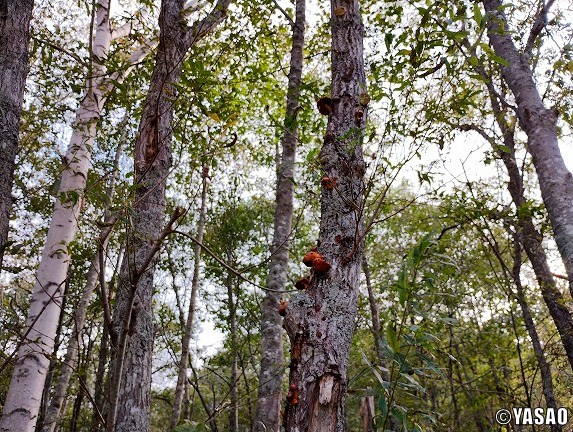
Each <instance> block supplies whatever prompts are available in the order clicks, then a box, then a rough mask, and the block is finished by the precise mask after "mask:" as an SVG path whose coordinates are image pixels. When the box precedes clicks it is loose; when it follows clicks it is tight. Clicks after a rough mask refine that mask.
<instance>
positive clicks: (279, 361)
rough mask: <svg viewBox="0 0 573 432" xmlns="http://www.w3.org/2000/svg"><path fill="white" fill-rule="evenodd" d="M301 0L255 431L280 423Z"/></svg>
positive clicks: (278, 188) (280, 165)
mask: <svg viewBox="0 0 573 432" xmlns="http://www.w3.org/2000/svg"><path fill="white" fill-rule="evenodd" d="M305 8H306V0H297V1H296V18H295V22H294V25H293V26H292V31H293V35H292V48H291V55H290V71H289V76H288V80H289V81H288V92H287V101H286V114H285V121H284V128H285V133H284V135H283V138H282V154H281V156H280V161H279V160H277V165H278V166H277V186H276V201H275V215H274V231H273V242H272V245H271V259H270V261H269V273H268V276H267V287H268V288H269V289H272V290H273V291H267V293H266V294H265V298H264V299H263V305H262V310H261V314H262V318H261V369H260V372H259V391H258V402H257V413H256V418H255V431H257V432H266V431H269V432H270V431H274V432H278V430H279V427H280V406H281V386H282V376H283V373H284V370H283V369H284V361H283V357H284V353H283V343H282V327H281V324H282V323H281V321H282V318H281V317H280V316H279V314H278V313H277V309H278V301H279V298H280V292H281V291H284V289H285V285H286V280H287V272H288V259H289V244H290V241H289V237H290V235H291V228H292V215H293V194H294V165H295V155H296V145H297V141H298V123H297V115H298V111H299V110H300V106H299V97H300V85H301V82H302V67H303V48H304V32H305V15H306V11H305Z"/></svg>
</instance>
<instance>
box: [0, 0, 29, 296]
mask: <svg viewBox="0 0 573 432" xmlns="http://www.w3.org/2000/svg"><path fill="white" fill-rule="evenodd" d="M33 7H34V1H33V0H19V1H10V0H0V271H1V270H2V263H3V258H4V251H5V249H6V246H7V241H8V228H9V224H10V211H11V210H12V183H13V181H14V167H15V165H14V163H15V160H16V154H17V153H18V129H19V126H20V115H21V113H22V102H23V100H24V87H25V84H26V75H27V74H28V45H29V44H30V19H31V18H32V8H33ZM2 294H3V293H2V288H1V287H0V304H2Z"/></svg>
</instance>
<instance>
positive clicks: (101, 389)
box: [62, 326, 109, 432]
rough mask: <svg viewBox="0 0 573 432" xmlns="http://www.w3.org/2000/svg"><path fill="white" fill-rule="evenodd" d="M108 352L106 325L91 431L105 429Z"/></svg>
mask: <svg viewBox="0 0 573 432" xmlns="http://www.w3.org/2000/svg"><path fill="white" fill-rule="evenodd" d="M108 354H109V333H108V329H107V326H104V327H103V332H102V337H101V343H100V348H99V355H98V365H97V372H96V377H95V385H94V394H95V406H94V407H93V414H92V426H91V432H101V431H102V430H103V421H102V419H103V418H105V412H106V406H105V404H106V398H105V388H106V383H105V377H106V373H105V369H106V365H107V360H108ZM64 403H65V402H64ZM62 411H63V410H62Z"/></svg>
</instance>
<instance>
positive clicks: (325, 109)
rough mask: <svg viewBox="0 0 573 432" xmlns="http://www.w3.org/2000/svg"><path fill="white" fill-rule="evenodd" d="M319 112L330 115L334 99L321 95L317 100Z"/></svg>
mask: <svg viewBox="0 0 573 432" xmlns="http://www.w3.org/2000/svg"><path fill="white" fill-rule="evenodd" d="M316 106H317V107H318V112H319V113H321V114H322V115H330V114H331V113H332V99H331V98H330V97H328V96H323V97H321V98H320V99H319V100H318V101H317V102H316Z"/></svg>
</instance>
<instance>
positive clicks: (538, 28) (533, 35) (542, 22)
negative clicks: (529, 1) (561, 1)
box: [523, 0, 555, 57]
mask: <svg viewBox="0 0 573 432" xmlns="http://www.w3.org/2000/svg"><path fill="white" fill-rule="evenodd" d="M553 3H555V0H548V1H547V2H545V0H542V1H541V5H540V6H541V7H540V8H539V12H537V15H536V17H535V21H534V22H533V25H532V26H531V31H530V32H529V37H528V38H527V43H526V44H525V49H524V50H523V52H524V53H525V54H526V55H527V56H528V57H531V53H532V51H533V45H534V44H535V41H536V39H537V36H539V34H540V33H541V32H542V31H543V29H544V28H545V26H546V25H547V13H548V12H549V9H550V8H551V6H553Z"/></svg>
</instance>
